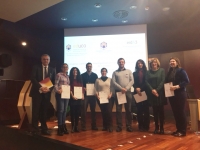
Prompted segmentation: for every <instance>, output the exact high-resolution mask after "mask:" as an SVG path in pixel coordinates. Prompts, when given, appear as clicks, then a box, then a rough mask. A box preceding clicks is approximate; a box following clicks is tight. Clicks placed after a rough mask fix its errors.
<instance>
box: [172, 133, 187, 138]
mask: <svg viewBox="0 0 200 150" xmlns="http://www.w3.org/2000/svg"><path fill="white" fill-rule="evenodd" d="M174 136H176V137H182V136H186V134H185V133H181V132H177V133H176V134H174Z"/></svg>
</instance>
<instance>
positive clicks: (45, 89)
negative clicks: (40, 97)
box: [40, 87, 50, 93]
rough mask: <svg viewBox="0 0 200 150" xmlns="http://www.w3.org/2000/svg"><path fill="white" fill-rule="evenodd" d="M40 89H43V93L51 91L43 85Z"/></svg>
mask: <svg viewBox="0 0 200 150" xmlns="http://www.w3.org/2000/svg"><path fill="white" fill-rule="evenodd" d="M40 90H41V91H42V93H47V92H49V91H50V90H49V88H47V87H41V88H40Z"/></svg>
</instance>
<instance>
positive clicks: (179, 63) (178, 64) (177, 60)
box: [168, 57, 181, 71]
mask: <svg viewBox="0 0 200 150" xmlns="http://www.w3.org/2000/svg"><path fill="white" fill-rule="evenodd" d="M172 59H174V60H175V61H176V63H177V68H181V62H180V60H179V59H178V58H177V57H171V58H170V59H169V62H170V60H172ZM170 69H172V67H171V66H170V64H169V69H168V70H169V71H170Z"/></svg>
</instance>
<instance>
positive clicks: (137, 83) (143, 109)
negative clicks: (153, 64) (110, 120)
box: [133, 59, 150, 131]
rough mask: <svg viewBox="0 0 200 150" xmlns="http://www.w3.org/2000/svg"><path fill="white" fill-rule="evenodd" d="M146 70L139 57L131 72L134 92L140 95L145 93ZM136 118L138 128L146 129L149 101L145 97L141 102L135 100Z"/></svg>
mask: <svg viewBox="0 0 200 150" xmlns="http://www.w3.org/2000/svg"><path fill="white" fill-rule="evenodd" d="M146 72H147V67H146V65H145V62H144V61H143V60H141V59H139V60H138V61H137V62H136V64H135V72H134V73H133V77H134V85H133V87H134V89H135V90H134V94H138V95H139V96H142V94H146V83H145V75H146ZM135 100H136V107H137V119H138V128H139V131H148V130H149V123H150V120H149V102H148V101H147V99H145V100H144V101H142V102H137V99H135Z"/></svg>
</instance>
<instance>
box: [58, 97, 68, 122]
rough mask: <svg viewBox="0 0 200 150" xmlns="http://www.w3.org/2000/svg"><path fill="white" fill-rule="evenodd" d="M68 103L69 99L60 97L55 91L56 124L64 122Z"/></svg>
mask: <svg viewBox="0 0 200 150" xmlns="http://www.w3.org/2000/svg"><path fill="white" fill-rule="evenodd" d="M68 103H69V99H62V98H61V94H57V93H56V104H57V117H58V125H63V124H65V119H66V114H67V107H68Z"/></svg>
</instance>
